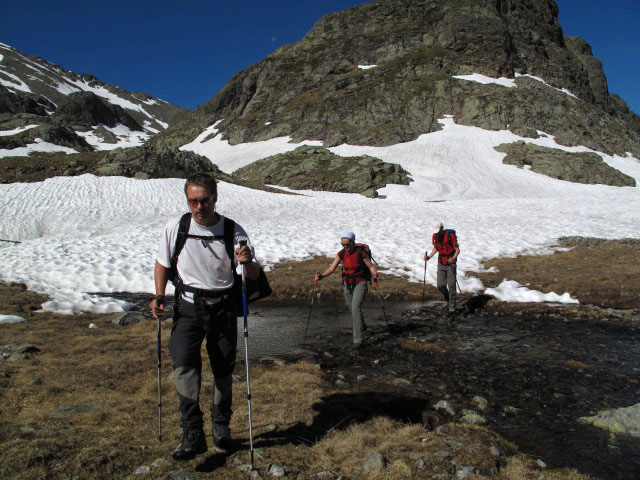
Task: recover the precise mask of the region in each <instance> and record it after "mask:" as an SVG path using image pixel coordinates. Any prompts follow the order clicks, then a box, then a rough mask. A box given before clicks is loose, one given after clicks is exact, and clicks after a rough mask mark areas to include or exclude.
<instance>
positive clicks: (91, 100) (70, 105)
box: [52, 92, 143, 131]
mask: <svg viewBox="0 0 640 480" xmlns="http://www.w3.org/2000/svg"><path fill="white" fill-rule="evenodd" d="M52 118H54V119H55V121H56V122H57V123H59V124H63V125H70V126H73V127H75V129H78V130H88V129H90V128H91V127H92V126H93V125H100V124H104V125H107V126H109V127H115V126H116V124H117V123H121V124H122V125H124V126H126V127H129V128H130V129H131V130H137V131H142V130H143V128H142V127H141V126H140V124H138V122H136V120H135V119H134V118H133V117H132V116H131V115H130V114H129V113H127V111H126V110H125V109H124V108H122V107H120V106H119V105H112V104H110V103H108V102H106V101H105V100H103V99H101V98H100V97H98V96H97V95H96V94H94V93H92V92H77V93H72V94H70V95H68V96H67V97H65V99H64V101H63V102H62V103H61V104H60V105H58V109H57V110H56V112H55V113H54V114H53V117H52Z"/></svg>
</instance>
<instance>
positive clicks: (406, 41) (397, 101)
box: [151, 0, 640, 155]
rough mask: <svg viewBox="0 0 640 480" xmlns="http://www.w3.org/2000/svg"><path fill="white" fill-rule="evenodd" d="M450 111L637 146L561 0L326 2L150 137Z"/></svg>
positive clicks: (397, 121)
mask: <svg viewBox="0 0 640 480" xmlns="http://www.w3.org/2000/svg"><path fill="white" fill-rule="evenodd" d="M363 67H364V68H363ZM367 67H368V68H367ZM472 74H481V75H484V76H485V77H491V78H494V79H496V78H499V77H505V78H506V79H511V86H510V87H507V86H503V85H499V84H496V83H489V84H482V83H478V82H477V81H470V80H469V78H471V77H466V78H467V79H465V76H469V75H472ZM460 76H462V77H463V78H456V77H460ZM444 115H453V116H454V118H455V121H456V122H458V123H461V124H465V125H473V126H478V127H481V128H484V129H492V130H498V129H507V128H509V129H511V130H513V131H514V132H516V133H518V134H520V135H525V136H535V135H536V131H537V130H541V131H544V132H546V133H547V134H550V135H554V136H555V137H556V138H557V141H558V142H559V143H562V144H565V145H585V146H587V147H590V148H593V149H596V150H599V151H603V152H606V153H609V154H612V153H617V154H621V155H625V153H626V152H633V153H634V154H635V155H640V118H639V117H638V116H637V115H635V114H634V113H632V112H631V111H630V110H629V109H628V108H627V106H626V104H625V103H624V101H622V100H621V99H620V98H619V97H617V96H615V95H611V94H609V93H608V89H607V82H606V78H605V76H604V73H603V71H602V66H601V63H600V61H599V60H597V59H596V58H594V57H593V56H592V52H591V49H590V47H589V45H588V44H587V43H586V42H585V41H584V40H582V39H579V38H575V37H568V36H565V35H564V34H563V32H562V28H561V26H560V25H559V23H558V7H557V6H556V4H555V2H554V1H553V0H378V1H376V2H371V3H367V4H365V5H361V6H358V7H355V8H352V9H349V10H346V11H343V12H339V13H335V14H330V15H327V16H326V17H324V18H322V19H321V20H320V21H318V22H317V23H316V25H315V26H314V27H313V29H312V30H311V31H310V32H309V33H308V34H307V35H306V36H305V37H304V38H303V39H302V40H301V41H299V42H297V43H295V44H291V45H286V46H283V47H281V48H280V49H278V50H277V51H275V52H274V53H273V54H271V55H269V56H268V57H266V58H265V59H264V60H262V61H261V62H259V63H257V64H255V65H253V66H251V67H249V68H247V69H246V70H244V71H242V72H240V73H238V74H237V75H235V76H234V77H233V78H232V79H231V81H230V82H229V83H228V84H227V85H226V86H225V87H224V88H223V89H222V90H221V91H220V92H219V93H218V94H217V95H216V96H215V97H213V99H212V100H211V101H210V102H208V103H207V104H205V105H203V106H202V107H201V108H200V109H198V111H196V112H194V113H192V114H190V115H188V116H187V117H185V119H184V121H183V122H181V123H180V124H179V125H177V126H176V128H175V129H169V131H167V132H165V133H163V134H161V135H159V136H158V137H156V138H154V139H153V140H152V142H151V143H152V144H153V143H164V144H167V145H172V146H179V145H182V144H185V143H188V142H189V141H191V140H193V139H194V138H195V137H196V136H197V135H198V134H199V133H200V132H201V131H202V130H203V129H204V128H206V127H207V126H209V125H211V124H213V123H214V122H215V121H218V120H222V122H221V123H220V124H219V125H218V128H219V131H220V132H222V133H223V136H224V138H225V139H228V140H229V141H230V143H231V144H237V143H242V142H251V141H258V140H266V139H270V138H274V137H279V136H284V135H290V136H292V138H293V140H295V141H301V140H304V139H312V140H322V141H323V142H324V145H325V146H334V145H338V144H342V143H349V144H359V145H378V146H379V145H389V144H394V143H398V142H404V141H409V140H413V139H415V138H416V137H417V136H419V135H420V134H423V133H429V132H433V131H436V130H438V129H440V125H439V124H438V122H437V120H438V119H439V118H442V117H443V116H444Z"/></svg>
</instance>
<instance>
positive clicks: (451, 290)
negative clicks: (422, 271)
mask: <svg viewBox="0 0 640 480" xmlns="http://www.w3.org/2000/svg"><path fill="white" fill-rule="evenodd" d="M436 285H437V287H438V290H440V291H441V292H442V295H444V299H445V300H447V301H448V302H449V308H455V307H456V264H455V263H450V264H449V265H440V264H438V278H437V280H436Z"/></svg>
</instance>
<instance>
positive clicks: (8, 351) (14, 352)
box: [0, 343, 40, 362]
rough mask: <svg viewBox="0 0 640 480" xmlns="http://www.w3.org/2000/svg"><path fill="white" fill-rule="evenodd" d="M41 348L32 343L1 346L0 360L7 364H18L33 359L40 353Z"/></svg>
mask: <svg viewBox="0 0 640 480" xmlns="http://www.w3.org/2000/svg"><path fill="white" fill-rule="evenodd" d="M39 351H40V349H39V348H37V347H34V346H33V345H31V344H30V343H10V344H8V345H1V346H0V360H6V361H7V362H17V361H19V360H26V359H28V358H31V357H32V356H33V354H34V353H38V352H39Z"/></svg>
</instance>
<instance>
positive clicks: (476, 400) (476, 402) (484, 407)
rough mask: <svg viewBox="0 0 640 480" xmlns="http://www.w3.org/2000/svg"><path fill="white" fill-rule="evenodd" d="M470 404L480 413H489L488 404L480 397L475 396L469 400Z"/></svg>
mask: <svg viewBox="0 0 640 480" xmlns="http://www.w3.org/2000/svg"><path fill="white" fill-rule="evenodd" d="M471 403H472V404H473V406H474V407H475V408H477V409H478V410H480V411H481V412H488V411H489V402H488V401H487V399H486V398H484V397H480V396H478V395H476V396H475V397H473V399H472V400H471Z"/></svg>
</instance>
